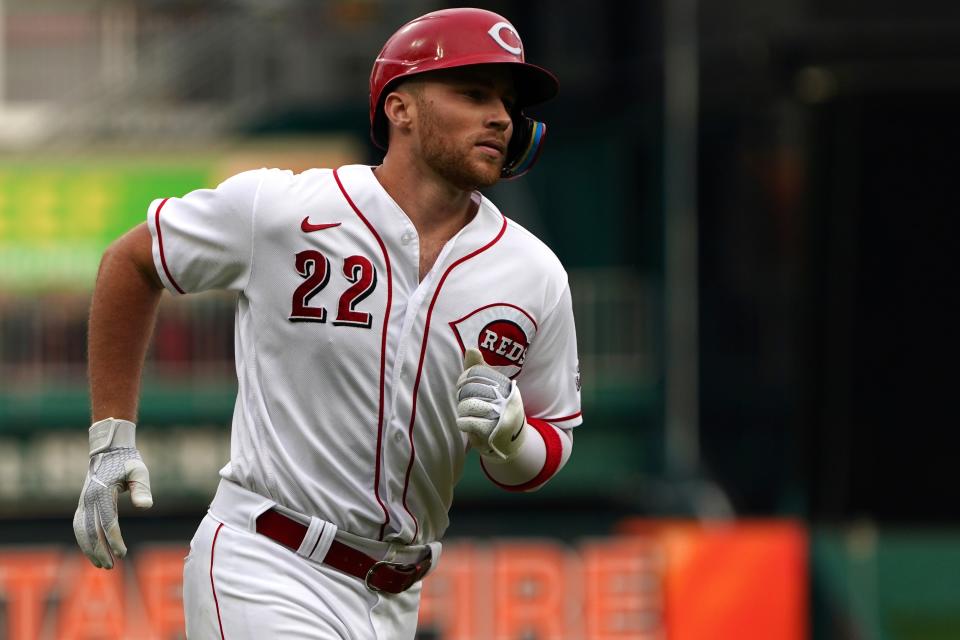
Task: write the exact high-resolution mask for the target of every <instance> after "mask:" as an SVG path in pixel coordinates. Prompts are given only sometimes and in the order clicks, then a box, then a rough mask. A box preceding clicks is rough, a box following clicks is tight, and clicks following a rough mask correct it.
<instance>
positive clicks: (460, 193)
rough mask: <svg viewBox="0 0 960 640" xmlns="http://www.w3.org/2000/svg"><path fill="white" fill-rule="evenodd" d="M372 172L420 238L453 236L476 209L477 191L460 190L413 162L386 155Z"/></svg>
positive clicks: (477, 202) (471, 217)
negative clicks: (408, 219)
mask: <svg viewBox="0 0 960 640" xmlns="http://www.w3.org/2000/svg"><path fill="white" fill-rule="evenodd" d="M374 175H375V176H376V178H377V180H379V181H380V184H381V186H383V188H384V190H385V191H386V192H387V193H388V194H390V197H391V198H393V200H394V201H395V202H396V203H397V204H398V205H399V206H400V208H401V209H403V211H404V213H406V214H407V217H409V218H410V221H411V222H413V225H414V227H416V229H417V233H418V234H420V236H421V237H424V236H434V237H435V236H437V235H440V236H446V238H444V239H448V238H450V237H453V236H454V235H455V234H456V233H457V231H459V230H460V229H462V228H463V227H464V225H466V224H467V223H468V222H470V220H471V219H473V216H474V215H475V214H476V212H477V206H478V204H479V198H478V197H477V192H476V191H465V190H463V189H459V188H457V187H455V186H453V185H451V184H450V183H449V182H446V181H445V180H443V179H442V178H440V177H439V176H436V175H434V174H432V173H431V172H428V171H423V170H420V169H419V168H418V167H417V165H416V163H413V162H404V161H402V160H398V159H397V158H391V157H390V154H387V157H386V158H384V160H383V164H382V165H380V166H379V167H377V168H376V169H375V170H374Z"/></svg>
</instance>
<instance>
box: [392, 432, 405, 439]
mask: <svg viewBox="0 0 960 640" xmlns="http://www.w3.org/2000/svg"><path fill="white" fill-rule="evenodd" d="M393 440H394V442H403V434H402V433H400V432H399V431H398V432H397V433H395V434H393Z"/></svg>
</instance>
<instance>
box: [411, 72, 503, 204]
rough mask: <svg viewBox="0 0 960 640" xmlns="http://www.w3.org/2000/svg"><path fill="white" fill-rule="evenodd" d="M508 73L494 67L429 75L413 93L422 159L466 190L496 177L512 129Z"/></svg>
mask: <svg viewBox="0 0 960 640" xmlns="http://www.w3.org/2000/svg"><path fill="white" fill-rule="evenodd" d="M515 102H516V91H515V90H514V86H513V75H512V74H511V73H510V71H509V70H507V69H504V68H503V67H499V66H476V67H463V68H458V69H450V70H448V71H443V72H438V73H436V74H431V76H430V77H429V78H428V79H427V80H426V81H425V82H423V83H422V85H421V89H420V91H419V92H418V93H417V108H418V114H417V117H418V123H419V127H418V132H419V142H420V145H419V146H420V153H421V155H422V159H423V161H424V162H425V163H426V164H427V166H429V167H430V168H431V169H432V170H433V171H434V172H436V173H437V174H439V175H441V176H443V177H444V178H445V179H446V180H448V181H449V182H450V183H451V184H454V185H456V186H457V187H459V188H461V189H465V190H472V189H477V188H481V187H489V186H490V185H492V184H494V183H496V182H497V180H499V179H500V170H501V169H502V168H503V164H504V162H505V161H506V156H507V144H508V143H509V142H510V136H511V135H512V134H513V121H512V119H511V118H510V111H511V110H512V109H513V105H514V103H515Z"/></svg>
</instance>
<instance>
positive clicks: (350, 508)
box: [148, 165, 581, 543]
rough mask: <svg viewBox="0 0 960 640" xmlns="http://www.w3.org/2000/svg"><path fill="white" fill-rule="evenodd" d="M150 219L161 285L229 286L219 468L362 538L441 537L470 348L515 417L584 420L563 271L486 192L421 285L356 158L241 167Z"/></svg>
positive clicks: (413, 246) (373, 182)
mask: <svg viewBox="0 0 960 640" xmlns="http://www.w3.org/2000/svg"><path fill="white" fill-rule="evenodd" d="M148 224H149V227H150V232H151V234H152V235H153V257H154V261H155V263H156V268H157V271H158V273H159V274H160V278H161V280H162V281H163V283H164V285H165V286H166V287H167V288H168V289H169V290H170V291H172V292H174V293H177V294H182V293H190V292H199V291H204V290H208V289H227V290H231V291H236V292H237V293H238V294H239V298H238V303H237V314H236V336H235V342H236V366H237V377H238V381H239V390H238V395H237V402H236V406H235V409H234V415H233V431H232V437H231V451H230V461H229V463H228V464H227V465H226V466H225V467H224V468H223V469H222V471H221V475H222V476H223V477H225V478H228V479H230V480H233V481H235V482H237V483H239V484H240V485H241V486H243V487H245V488H247V489H249V490H251V491H254V492H257V493H259V494H261V495H263V496H266V497H268V498H270V499H272V500H275V501H276V502H278V503H280V504H283V505H286V506H287V507H290V508H291V509H294V510H296V511H299V512H301V513H305V514H311V515H316V516H318V517H321V518H323V519H326V520H329V521H331V522H334V523H335V524H337V526H338V527H340V528H341V529H343V530H346V531H349V532H351V533H354V534H357V535H360V536H365V537H368V538H373V539H380V540H387V541H394V542H403V543H425V542H432V541H435V540H437V539H439V538H440V537H441V536H442V535H443V532H444V530H445V529H446V528H447V524H448V519H447V512H448V510H449V507H450V503H451V500H452V498H453V488H454V485H456V483H457V481H458V479H459V478H460V476H461V473H462V470H463V465H464V458H465V455H466V452H467V448H468V446H467V440H466V437H465V436H464V435H463V434H462V433H461V432H460V431H459V430H458V429H457V426H456V417H457V416H456V401H455V385H456V380H457V377H458V375H459V374H460V373H461V371H462V369H463V354H464V351H465V349H466V347H469V346H471V345H476V346H478V347H479V348H480V350H481V352H482V353H483V354H484V357H485V359H486V361H487V363H488V364H490V365H494V366H496V367H498V368H499V370H500V371H502V372H504V373H505V374H507V375H508V376H510V377H512V378H514V379H515V380H516V381H517V384H518V386H519V387H520V391H521V393H522V395H523V400H524V405H525V410H526V413H527V415H528V416H530V417H533V418H540V419H543V420H546V421H548V422H550V423H552V424H554V425H556V426H557V427H560V428H563V429H568V428H572V427H575V426H577V425H579V424H580V423H581V417H580V395H579V373H578V361H577V349H576V335H575V330H574V321H573V312H572V308H571V302H570V291H569V288H568V285H567V277H566V273H565V271H564V270H563V267H562V266H561V264H560V262H559V261H558V260H557V258H556V256H554V254H553V253H552V252H551V251H550V250H549V249H548V248H547V247H546V246H545V245H544V244H543V243H542V242H540V241H539V240H538V239H536V238H535V237H534V236H533V235H531V234H530V233H529V232H527V231H526V230H525V229H523V228H522V227H520V226H519V225H517V224H516V223H515V222H513V221H511V220H509V219H507V218H505V217H504V216H503V215H502V214H501V213H500V212H499V211H498V210H497V209H496V207H494V205H493V204H492V203H491V202H490V201H488V200H487V199H486V198H483V199H482V201H481V205H480V207H479V210H478V212H477V214H476V216H475V217H474V218H473V220H471V221H470V223H469V224H467V225H466V226H465V227H464V228H463V229H462V230H461V231H460V232H459V233H457V235H456V236H454V237H453V238H452V239H451V240H450V241H449V242H447V243H446V245H445V246H444V247H443V250H442V251H441V253H440V255H439V257H438V258H437V261H436V263H435V264H434V265H433V268H432V269H431V270H430V272H429V273H428V274H427V275H426V277H424V279H423V281H420V279H419V264H420V260H419V240H418V236H417V232H416V230H415V228H414V225H413V223H412V222H411V221H410V219H409V218H408V217H407V216H406V214H405V213H404V212H403V211H402V210H401V209H400V207H399V206H398V205H397V204H396V203H395V202H394V201H393V199H392V198H391V197H390V196H389V195H388V194H387V192H386V191H385V190H384V189H383V187H382V186H381V185H380V183H379V182H378V181H377V179H376V177H375V176H374V174H373V171H372V170H371V167H368V166H364V165H353V166H346V167H342V168H340V169H338V170H336V171H331V170H327V169H315V170H310V171H306V172H304V173H301V174H297V175H294V174H293V173H291V172H289V171H281V170H277V169H269V170H268V169H261V170H257V171H249V172H246V173H241V174H238V175H236V176H234V177H232V178H230V179H228V180H226V181H225V182H224V183H222V184H221V185H220V186H218V187H217V188H216V189H212V190H211V189H204V190H198V191H194V192H192V193H190V194H188V195H186V196H185V197H183V198H168V199H165V200H157V201H154V202H153V203H152V204H151V206H150V209H149V212H148Z"/></svg>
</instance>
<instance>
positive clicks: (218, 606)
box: [210, 522, 223, 640]
mask: <svg viewBox="0 0 960 640" xmlns="http://www.w3.org/2000/svg"><path fill="white" fill-rule="evenodd" d="M220 529H223V523H222V522H221V523H220V526H218V527H217V530H216V532H215V533H214V534H213V542H212V543H211V544H210V590H211V591H212V592H213V605H214V607H216V609H217V624H218V625H220V640H223V620H221V619H220V602H219V601H218V600H217V587H216V585H214V583H213V552H214V550H215V549H216V548H217V536H219V535H220Z"/></svg>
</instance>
